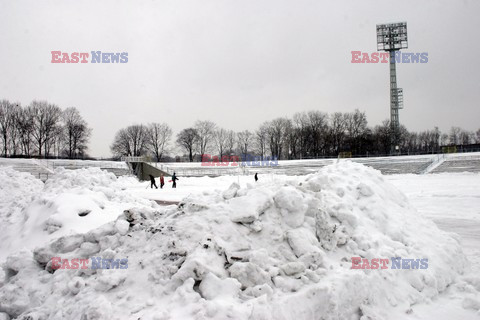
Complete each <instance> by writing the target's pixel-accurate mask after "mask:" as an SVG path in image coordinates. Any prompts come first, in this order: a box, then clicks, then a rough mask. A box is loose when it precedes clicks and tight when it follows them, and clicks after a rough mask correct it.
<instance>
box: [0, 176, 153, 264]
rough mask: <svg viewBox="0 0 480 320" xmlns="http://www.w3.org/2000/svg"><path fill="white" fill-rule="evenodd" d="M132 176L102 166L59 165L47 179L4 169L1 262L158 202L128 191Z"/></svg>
mask: <svg viewBox="0 0 480 320" xmlns="http://www.w3.org/2000/svg"><path fill="white" fill-rule="evenodd" d="M129 179H132V178H121V179H119V180H117V178H116V177H115V175H114V174H112V173H109V172H106V171H103V170H100V169H99V168H88V169H79V170H65V169H63V168H57V169H56V170H55V174H54V175H52V177H51V178H50V179H48V180H47V181H46V183H45V184H44V183H43V182H42V181H40V180H39V179H36V178H35V177H33V176H32V175H30V174H29V173H24V172H18V171H15V170H13V169H11V168H0V181H1V182H2V183H0V192H1V193H0V194H1V196H0V219H1V221H2V224H1V232H0V261H2V260H3V259H4V258H5V257H6V256H7V254H8V253H11V252H15V251H18V250H19V249H22V248H24V247H26V248H28V249H34V247H35V246H38V245H40V244H43V243H46V242H48V241H50V240H52V239H55V238H58V237H60V236H64V235H68V234H75V233H84V232H87V231H89V230H91V229H94V228H97V227H99V226H101V225H103V224H105V223H107V222H109V221H113V220H115V219H116V218H117V217H118V215H119V213H121V212H122V210H124V209H125V208H128V207H129V206H132V204H133V205H137V206H140V207H143V206H146V207H151V206H152V205H154V203H153V202H151V201H148V200H145V199H142V198H139V197H134V196H132V195H131V194H130V193H129V192H128V191H126V190H125V187H124V185H125V184H126V182H128V180H129Z"/></svg>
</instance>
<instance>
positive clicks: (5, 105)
mask: <svg viewBox="0 0 480 320" xmlns="http://www.w3.org/2000/svg"><path fill="white" fill-rule="evenodd" d="M14 127H15V116H14V106H13V104H12V103H10V101H8V100H5V99H4V100H0V133H1V135H2V142H3V155H4V156H5V157H6V156H7V154H8V144H9V141H10V137H9V134H10V133H11V131H12V128H14Z"/></svg>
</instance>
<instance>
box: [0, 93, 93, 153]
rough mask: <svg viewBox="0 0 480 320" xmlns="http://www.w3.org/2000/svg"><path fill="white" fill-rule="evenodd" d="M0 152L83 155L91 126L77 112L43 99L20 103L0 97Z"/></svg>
mask: <svg viewBox="0 0 480 320" xmlns="http://www.w3.org/2000/svg"><path fill="white" fill-rule="evenodd" d="M0 133H1V139H0V143H1V147H2V149H1V152H0V153H1V154H2V156H4V157H7V156H8V157H17V156H25V157H30V156H39V157H51V156H59V157H67V158H71V159H73V158H84V157H85V156H86V151H87V148H88V141H89V138H90V135H91V129H90V128H89V127H88V125H87V122H86V121H85V120H84V119H83V118H82V116H81V115H80V112H79V111H78V110H77V109H76V108H74V107H70V108H67V109H65V110H62V109H61V108H60V107H58V106H57V105H55V104H52V103H49V102H47V101H36V100H34V101H32V102H31V103H30V104H29V105H28V106H25V107H23V106H22V105H21V104H20V103H12V102H10V101H8V100H6V99H4V100H0Z"/></svg>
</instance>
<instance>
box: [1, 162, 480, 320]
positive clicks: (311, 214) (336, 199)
mask: <svg viewBox="0 0 480 320" xmlns="http://www.w3.org/2000/svg"><path fill="white" fill-rule="evenodd" d="M95 188H102V187H101V186H97V187H94V188H93V189H95ZM105 188H107V187H105ZM89 190H90V189H89ZM104 194H105V193H104ZM52 257H62V258H64V259H74V258H76V259H87V258H91V257H102V258H104V259H128V269H117V268H111V269H92V268H88V269H73V270H68V269H59V270H52V262H51V259H52ZM352 257H363V258H368V259H373V258H379V259H380V258H381V259H391V258H392V257H402V258H412V259H428V268H427V269H414V270H411V269H410V270H394V269H390V266H391V265H389V268H388V269H383V270H382V269H374V270H369V269H365V270H352V269H351V266H352V263H351V258H352ZM91 266H92V265H91V264H90V267H91ZM464 267H465V258H464V255H463V253H462V252H461V249H460V246H459V244H458V242H457V241H456V240H455V239H454V238H452V237H450V236H449V235H448V234H446V233H445V232H442V231H440V230H439V229H438V228H437V227H436V226H435V225H434V224H433V223H432V222H431V221H429V220H426V219H424V218H423V217H421V216H419V214H418V213H417V212H416V211H415V209H414V208H412V207H411V206H410V205H409V204H408V202H407V200H406V198H405V196H403V194H401V193H400V192H399V191H398V190H397V189H395V188H394V187H392V186H391V185H390V184H388V183H387V182H385V181H384V179H383V177H382V176H381V175H380V174H379V172H378V171H375V170H373V169H371V168H367V167H364V166H362V165H359V164H355V163H351V162H341V163H338V164H334V165H331V166H328V167H325V168H323V169H322V170H321V171H320V172H319V173H317V174H312V175H309V176H307V177H306V178H296V180H291V181H289V182H286V183H285V184H284V185H281V186H275V185H268V184H258V185H257V186H256V187H254V186H251V185H249V186H247V188H241V187H240V186H239V185H238V184H232V185H231V186H230V188H229V189H228V190H225V191H223V192H217V191H215V192H211V193H205V194H203V195H198V196H191V197H189V198H187V199H185V200H184V201H183V202H182V203H181V204H180V205H179V206H178V208H174V207H168V208H163V209H161V210H160V211H159V210H154V209H149V208H147V207H143V208H141V207H140V208H132V209H129V210H125V211H124V213H123V215H121V216H120V217H119V218H118V220H117V221H115V222H110V223H108V224H105V225H104V226H102V227H100V228H97V229H95V230H91V231H89V232H87V233H86V234H80V235H73V236H65V237H62V238H60V239H57V240H55V241H53V242H51V243H50V244H49V245H47V246H44V247H41V248H37V249H36V250H35V251H34V252H33V253H32V252H30V251H23V252H20V253H17V254H15V255H12V256H10V257H9V258H8V259H7V261H6V263H5V264H4V271H5V279H4V280H3V281H0V286H1V288H0V312H5V313H7V314H9V315H10V316H11V317H20V316H23V317H24V318H25V319H26V318H27V317H28V316H30V317H31V318H30V319H66V318H76V319H100V318H102V319H120V318H121V319H140V318H141V319H203V318H212V319H227V318H231V319H314V318H315V319H359V318H362V319H380V318H386V317H387V315H388V312H389V310H391V309H392V308H401V309H402V310H403V311H404V312H409V310H410V306H411V305H413V304H416V303H419V302H424V301H428V299H430V298H433V297H435V296H436V295H438V293H439V292H442V291H444V290H445V289H446V288H447V287H448V286H450V285H451V284H453V283H455V281H456V278H457V277H458V276H459V274H461V273H462V272H463V270H464ZM2 282H3V285H2V284H1V283H2ZM476 303H478V300H475V299H473V301H472V302H471V303H470V304H469V307H472V306H473V308H475V306H478V305H477V304H476Z"/></svg>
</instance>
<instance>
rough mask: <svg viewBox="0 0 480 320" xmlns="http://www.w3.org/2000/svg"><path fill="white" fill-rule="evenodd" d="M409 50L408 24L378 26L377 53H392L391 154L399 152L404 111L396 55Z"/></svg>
mask: <svg viewBox="0 0 480 320" xmlns="http://www.w3.org/2000/svg"><path fill="white" fill-rule="evenodd" d="M406 48H408V41H407V23H406V22H399V23H389V24H377V51H386V52H389V53H390V126H391V129H392V138H391V142H390V143H391V152H392V153H393V152H395V151H396V150H398V139H399V131H400V121H399V120H398V110H399V109H403V90H402V89H401V88H397V72H396V68H395V53H396V52H397V51H399V50H400V49H406Z"/></svg>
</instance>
